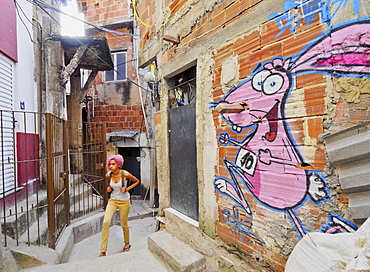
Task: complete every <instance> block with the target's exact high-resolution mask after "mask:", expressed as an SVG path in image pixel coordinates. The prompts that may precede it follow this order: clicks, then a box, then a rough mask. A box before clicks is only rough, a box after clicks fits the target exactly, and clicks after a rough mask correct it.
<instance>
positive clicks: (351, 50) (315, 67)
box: [214, 20, 370, 237]
mask: <svg viewBox="0 0 370 272" xmlns="http://www.w3.org/2000/svg"><path fill="white" fill-rule="evenodd" d="M306 73H325V74H329V75H334V76H337V77H344V76H346V77H370V21H369V20H363V21H361V20H358V21H355V22H351V23H348V22H347V23H346V24H343V25H340V26H337V27H336V28H333V29H331V30H330V31H328V32H327V33H324V34H323V35H322V36H320V37H319V38H318V39H316V40H315V41H313V42H312V43H311V44H310V45H308V46H307V47H306V48H305V49H304V50H302V53H300V54H299V55H298V56H297V57H296V58H288V59H285V60H284V59H283V58H280V57H276V58H274V59H273V60H272V61H270V62H267V63H265V64H264V65H263V66H258V67H257V68H256V71H255V72H254V73H253V75H252V77H251V78H248V79H247V80H244V81H242V82H241V83H239V84H238V85H237V86H235V87H234V88H232V89H231V90H230V91H229V93H228V94H227V95H226V96H225V97H224V98H223V99H222V100H221V101H218V102H217V103H215V106H216V105H220V104H223V103H226V104H237V105H241V106H242V107H243V109H242V111H241V112H239V113H235V112H234V113H223V114H222V117H223V118H224V120H226V121H227V122H229V123H230V125H231V127H232V129H233V130H234V131H235V132H236V133H243V131H247V133H246V135H245V138H244V139H243V140H242V141H238V140H236V139H233V138H230V135H229V134H228V133H220V135H219V142H220V144H222V145H228V144H231V145H234V146H238V147H239V150H238V153H237V155H236V157H235V160H234V162H231V161H230V160H228V159H226V158H224V164H225V166H226V168H227V169H228V172H229V175H230V177H231V180H230V179H228V178H225V177H218V178H216V179H215V180H214V186H215V188H216V190H217V191H218V192H219V193H221V194H223V195H226V196H228V197H229V198H231V199H232V200H233V201H234V202H236V203H237V204H238V205H239V206H240V207H241V208H243V209H244V211H245V212H246V213H248V214H249V215H250V216H252V211H251V208H250V205H249V203H248V201H247V199H246V197H245V195H244V192H243V191H242V189H241V188H243V187H245V188H246V189H247V190H248V191H249V192H250V193H251V194H252V195H253V196H254V197H255V198H256V199H257V200H258V201H259V203H261V204H263V205H265V206H267V207H269V208H271V209H273V210H276V211H280V212H285V213H287V214H288V215H289V216H290V218H291V220H292V223H293V225H294V227H295V228H296V230H297V232H298V234H299V235H300V236H301V237H302V236H304V235H305V234H306V233H307V230H306V229H305V227H304V226H303V224H302V223H301V221H300V219H299V218H298V216H297V215H296V213H295V209H297V208H299V207H300V206H301V205H303V204H304V203H305V202H306V201H307V200H308V199H310V200H311V201H313V202H314V203H315V204H319V203H321V202H322V201H325V200H327V199H328V198H329V194H328V191H327V188H326V182H325V180H324V178H323V176H322V173H321V172H320V171H317V170H311V169H312V167H311V166H310V165H309V164H307V163H305V162H304V159H303V157H302V155H301V153H300V152H299V150H298V148H297V146H296V145H295V142H294V138H293V136H292V134H291V133H290V129H289V126H288V124H287V122H286V119H285V103H286V100H287V98H288V96H289V93H290V92H292V91H294V90H293V88H294V78H295V76H296V75H297V74H306ZM328 222H329V223H328V224H327V225H326V226H325V227H323V228H322V229H321V231H324V232H329V233H330V232H331V233H334V232H351V231H354V229H355V228H356V227H355V226H354V225H353V224H352V223H350V222H348V221H346V220H344V219H342V218H341V217H340V216H339V215H335V214H330V215H329V221H328Z"/></svg>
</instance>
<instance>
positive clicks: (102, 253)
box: [99, 252, 107, 257]
mask: <svg viewBox="0 0 370 272" xmlns="http://www.w3.org/2000/svg"><path fill="white" fill-rule="evenodd" d="M104 256H107V255H106V254H105V252H100V255H99V257H104Z"/></svg>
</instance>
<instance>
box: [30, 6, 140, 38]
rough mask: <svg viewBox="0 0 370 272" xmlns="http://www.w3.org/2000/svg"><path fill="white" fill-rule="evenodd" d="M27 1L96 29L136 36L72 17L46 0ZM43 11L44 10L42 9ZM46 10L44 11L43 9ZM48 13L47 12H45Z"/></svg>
mask: <svg viewBox="0 0 370 272" xmlns="http://www.w3.org/2000/svg"><path fill="white" fill-rule="evenodd" d="M26 1H27V2H29V3H31V4H33V5H36V6H39V7H40V8H42V9H43V10H44V9H45V8H47V9H51V10H54V11H56V12H58V13H60V14H63V15H66V16H68V17H71V18H73V19H75V20H77V21H80V22H82V23H84V24H87V25H90V26H93V27H95V28H97V29H99V30H101V31H104V32H108V33H112V34H116V35H121V36H129V37H137V35H135V34H129V33H123V32H119V31H115V30H111V29H107V28H105V27H102V26H98V25H96V24H93V23H90V22H87V21H85V20H82V19H80V18H77V17H74V16H72V15H70V14H68V13H65V12H63V11H61V10H60V9H58V8H56V7H54V6H52V5H50V4H48V3H46V2H44V1H42V0H26ZM44 11H45V10H44ZM45 12H46V11H45ZM47 14H48V13H47ZM48 15H49V16H50V17H51V18H52V19H53V20H54V21H55V22H57V21H56V20H55V19H54V18H53V17H52V16H51V15H50V14H48ZM58 25H60V24H59V23H58Z"/></svg>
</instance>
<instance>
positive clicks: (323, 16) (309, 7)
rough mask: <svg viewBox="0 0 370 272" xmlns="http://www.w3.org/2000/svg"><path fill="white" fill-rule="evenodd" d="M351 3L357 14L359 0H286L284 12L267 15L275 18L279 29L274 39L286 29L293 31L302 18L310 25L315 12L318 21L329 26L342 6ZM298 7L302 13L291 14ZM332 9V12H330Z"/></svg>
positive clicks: (271, 18)
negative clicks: (318, 17) (318, 16)
mask: <svg viewBox="0 0 370 272" xmlns="http://www.w3.org/2000/svg"><path fill="white" fill-rule="evenodd" d="M350 1H352V3H353V12H354V13H355V14H358V13H359V11H360V0H312V1H303V0H302V1H301V3H300V2H297V1H286V2H285V3H284V12H275V13H272V14H270V15H269V17H268V18H269V19H270V20H273V19H275V22H276V24H277V26H278V28H279V29H280V32H279V33H278V34H277V35H276V36H275V39H277V38H278V37H280V35H281V34H282V33H283V32H284V31H285V30H287V29H289V31H290V33H294V32H295V31H296V29H297V27H298V25H299V24H300V22H301V21H302V18H299V16H302V17H303V19H304V20H305V22H306V25H310V24H311V23H312V22H313V21H314V18H315V15H316V14H319V15H320V21H321V22H322V23H326V24H327V25H328V26H330V24H331V21H332V20H333V18H334V17H335V15H336V14H337V13H338V11H339V10H340V9H342V8H345V7H346V6H347V4H348V2H350ZM294 8H300V9H301V14H302V15H297V14H292V9H294ZM330 10H332V13H330Z"/></svg>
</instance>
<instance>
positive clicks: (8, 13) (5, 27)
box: [0, 0, 18, 61]
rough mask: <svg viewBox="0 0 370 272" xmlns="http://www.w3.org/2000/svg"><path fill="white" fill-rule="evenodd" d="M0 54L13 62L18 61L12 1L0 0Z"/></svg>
mask: <svg viewBox="0 0 370 272" xmlns="http://www.w3.org/2000/svg"><path fill="white" fill-rule="evenodd" d="M0 52H1V53H3V54H4V55H6V56H7V57H9V58H11V59H12V60H14V61H17V60H18V52H17V20H16V10H15V3H14V1H13V0H1V8H0Z"/></svg>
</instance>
